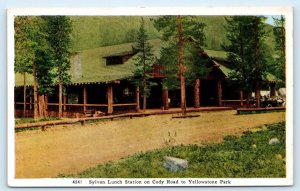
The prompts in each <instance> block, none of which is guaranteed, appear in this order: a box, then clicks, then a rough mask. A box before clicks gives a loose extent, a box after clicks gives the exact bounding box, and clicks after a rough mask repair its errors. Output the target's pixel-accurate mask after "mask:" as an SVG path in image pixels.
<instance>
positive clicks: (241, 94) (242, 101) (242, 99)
mask: <svg viewBox="0 0 300 191" xmlns="http://www.w3.org/2000/svg"><path fill="white" fill-rule="evenodd" d="M240 106H241V107H243V106H244V92H243V90H240Z"/></svg>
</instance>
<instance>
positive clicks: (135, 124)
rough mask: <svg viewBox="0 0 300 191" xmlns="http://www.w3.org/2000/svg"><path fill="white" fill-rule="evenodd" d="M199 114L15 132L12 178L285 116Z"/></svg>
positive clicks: (53, 172)
mask: <svg viewBox="0 0 300 191" xmlns="http://www.w3.org/2000/svg"><path fill="white" fill-rule="evenodd" d="M235 113H236V111H219V112H209V113H208V112H201V113H199V114H200V115H201V116H200V117H196V118H186V119H182V118H181V119H172V118H171V115H156V116H148V117H140V118H133V119H116V120H114V121H102V122H97V123H90V124H86V125H85V126H81V125H80V124H78V125H66V126H56V127H51V128H49V129H47V131H40V130H36V131H24V132H19V133H16V137H15V141H16V178H49V177H56V176H57V175H59V174H60V173H61V174H70V173H77V172H81V171H83V170H85V169H87V168H89V167H94V166H96V165H97V164H100V163H104V162H107V161H110V160H117V159H120V158H121V157H126V156H128V155H131V154H134V153H137V152H140V151H146V150H151V149H157V148H160V147H164V146H166V145H176V144H199V143H203V142H219V141H222V138H223V137H224V136H226V135H238V134H241V133H242V132H244V131H245V130H247V129H251V128H255V127H258V126H261V125H263V124H268V123H275V122H280V121H284V120H285V112H280V113H266V114H252V115H235Z"/></svg>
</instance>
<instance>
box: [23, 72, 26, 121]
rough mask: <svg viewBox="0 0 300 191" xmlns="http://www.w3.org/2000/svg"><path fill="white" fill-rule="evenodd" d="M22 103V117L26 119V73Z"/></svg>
mask: <svg viewBox="0 0 300 191" xmlns="http://www.w3.org/2000/svg"><path fill="white" fill-rule="evenodd" d="M23 98H24V100H23V101H24V103H23V117H26V72H24V97H23Z"/></svg>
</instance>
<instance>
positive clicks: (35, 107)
mask: <svg viewBox="0 0 300 191" xmlns="http://www.w3.org/2000/svg"><path fill="white" fill-rule="evenodd" d="M33 102H34V111H33V118H34V119H35V120H36V119H38V118H39V114H38V95H37V77H36V63H34V64H33Z"/></svg>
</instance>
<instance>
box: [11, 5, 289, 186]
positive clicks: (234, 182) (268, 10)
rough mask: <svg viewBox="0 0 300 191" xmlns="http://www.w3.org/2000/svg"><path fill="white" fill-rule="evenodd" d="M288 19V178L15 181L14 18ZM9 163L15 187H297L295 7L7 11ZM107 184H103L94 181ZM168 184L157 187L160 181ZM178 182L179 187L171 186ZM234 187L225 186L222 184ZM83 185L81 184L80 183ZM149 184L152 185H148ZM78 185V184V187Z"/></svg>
mask: <svg viewBox="0 0 300 191" xmlns="http://www.w3.org/2000/svg"><path fill="white" fill-rule="evenodd" d="M178 14H180V15H216V16H217V15H285V17H286V58H287V60H286V66H287V67H286V74H287V75H286V89H287V103H286V107H287V110H286V158H287V163H286V178H234V179H230V178H229V179H226V178H222V179H205V178H177V179H172V178H162V179H156V178H155V179H148V178H145V179H121V178H120V179H105V178H104V179H73V178H72V179H70V178H49V179H48V178H41V179H16V178H15V132H14V84H15V76H14V75H15V74H14V16H20V15H78V16H84V15H86V16H87V15H95V16H109V15H117V16H122V15H124V16H125V15H135V16H136V15H178ZM7 97H8V100H7V125H8V127H7V135H8V145H7V156H8V158H7V161H8V168H7V169H8V171H7V176H8V179H7V180H8V185H9V186H11V187H120V186H121V187H135V186H288V185H293V179H294V178H293V172H294V167H293V158H294V154H293V151H294V147H293V143H294V140H293V137H294V136H293V132H294V131H293V123H294V121H293V110H294V109H293V9H292V7H251V6H250V7H136V8H134V7H131V8H14V9H8V10H7ZM96 180H98V181H100V180H103V181H105V182H106V183H105V184H104V185H103V184H93V185H92V184H90V181H96ZM109 180H121V181H122V182H123V183H122V184H108V181H109ZM125 180H141V181H143V184H142V185H140V184H125ZM159 180H162V181H165V183H163V184H155V183H154V182H156V181H159ZM167 180H174V181H176V180H178V184H167V183H166V182H167ZM222 180H224V181H226V180H227V181H228V182H230V184H221V181H222ZM77 181H79V182H80V181H81V183H80V184H79V182H77ZM145 181H147V182H149V184H148V183H147V184H146V183H145ZM184 181H185V182H189V181H196V182H197V181H217V182H218V184H216V185H211V184H205V183H203V184H202V183H201V184H200V183H197V184H187V183H185V184H183V182H184ZM76 182H77V183H76Z"/></svg>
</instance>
